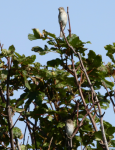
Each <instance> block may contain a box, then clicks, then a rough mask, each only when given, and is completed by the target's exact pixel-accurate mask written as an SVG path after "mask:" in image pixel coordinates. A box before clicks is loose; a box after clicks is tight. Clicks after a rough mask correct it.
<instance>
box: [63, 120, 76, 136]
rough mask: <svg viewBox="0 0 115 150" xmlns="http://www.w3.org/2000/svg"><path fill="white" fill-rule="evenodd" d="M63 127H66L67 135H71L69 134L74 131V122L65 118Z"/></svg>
mask: <svg viewBox="0 0 115 150" xmlns="http://www.w3.org/2000/svg"><path fill="white" fill-rule="evenodd" d="M65 129H66V134H67V136H68V137H71V135H72V133H73V131H74V123H73V121H72V120H71V119H67V120H66V124H65Z"/></svg>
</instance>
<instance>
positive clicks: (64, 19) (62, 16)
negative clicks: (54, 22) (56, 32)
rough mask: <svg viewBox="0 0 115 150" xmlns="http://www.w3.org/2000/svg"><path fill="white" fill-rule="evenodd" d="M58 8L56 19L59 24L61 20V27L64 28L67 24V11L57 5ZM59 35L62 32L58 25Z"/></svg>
mask: <svg viewBox="0 0 115 150" xmlns="http://www.w3.org/2000/svg"><path fill="white" fill-rule="evenodd" d="M58 10H59V15H58V21H59V24H60V22H62V29H63V30H64V29H65V26H66V24H67V13H66V12H65V10H64V8H63V7H59V8H58ZM60 37H63V34H62V32H61V26H60Z"/></svg>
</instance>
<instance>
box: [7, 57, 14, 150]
mask: <svg viewBox="0 0 115 150" xmlns="http://www.w3.org/2000/svg"><path fill="white" fill-rule="evenodd" d="M9 84H10V57H8V76H7V104H6V109H7V114H8V127H9V133H10V144H11V148H12V149H13V150H14V141H13V132H12V125H13V122H12V112H11V109H10V99H9Z"/></svg>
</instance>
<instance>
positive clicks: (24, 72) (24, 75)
mask: <svg viewBox="0 0 115 150" xmlns="http://www.w3.org/2000/svg"><path fill="white" fill-rule="evenodd" d="M22 73H23V77H24V81H25V86H26V87H27V88H28V89H29V90H30V89H31V87H30V85H29V83H28V80H27V78H26V76H27V72H26V71H25V70H23V71H22Z"/></svg>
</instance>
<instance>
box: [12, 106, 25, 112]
mask: <svg viewBox="0 0 115 150" xmlns="http://www.w3.org/2000/svg"><path fill="white" fill-rule="evenodd" d="M24 110H25V109H22V108H15V107H14V108H13V111H16V112H23V111H24Z"/></svg>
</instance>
